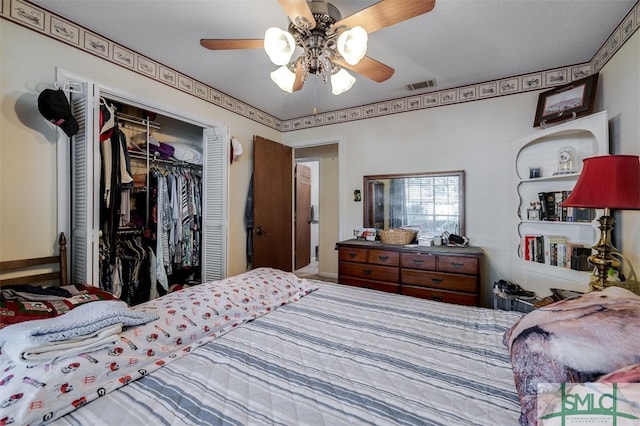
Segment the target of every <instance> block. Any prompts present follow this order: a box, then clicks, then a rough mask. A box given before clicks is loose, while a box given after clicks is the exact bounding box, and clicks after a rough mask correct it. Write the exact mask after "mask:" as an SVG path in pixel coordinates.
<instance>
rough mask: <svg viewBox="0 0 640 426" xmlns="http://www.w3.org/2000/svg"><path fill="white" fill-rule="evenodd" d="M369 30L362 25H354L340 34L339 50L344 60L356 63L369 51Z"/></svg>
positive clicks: (351, 63)
mask: <svg viewBox="0 0 640 426" xmlns="http://www.w3.org/2000/svg"><path fill="white" fill-rule="evenodd" d="M367 40H368V36H367V32H366V31H365V30H364V28H362V27H353V28H351V29H350V30H347V31H345V32H343V33H342V34H340V36H338V52H339V53H340V55H342V57H343V58H344V60H345V61H346V62H347V63H348V64H350V65H355V64H357V63H358V62H360V60H361V59H362V58H363V57H364V55H365V53H367Z"/></svg>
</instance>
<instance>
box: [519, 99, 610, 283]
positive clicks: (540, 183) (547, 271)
mask: <svg viewBox="0 0 640 426" xmlns="http://www.w3.org/2000/svg"><path fill="white" fill-rule="evenodd" d="M567 147H568V148H570V151H571V153H572V158H571V161H572V163H573V164H572V167H571V169H572V172H573V173H568V172H566V170H561V169H562V165H561V163H560V157H561V152H562V151H564V150H565V148H567ZM608 153H609V138H608V117H607V112H606V111H603V112H600V113H596V114H592V115H589V116H587V117H584V118H579V119H574V120H570V121H567V122H565V123H562V124H558V125H555V126H553V127H549V128H540V129H537V130H534V131H533V132H532V133H531V134H529V135H527V136H525V137H523V138H521V139H519V140H517V141H516V145H515V159H514V164H515V173H516V192H517V195H518V206H517V215H518V219H517V229H516V237H517V240H516V247H517V249H516V250H517V261H516V264H517V265H516V268H517V271H516V280H517V281H518V282H519V283H520V284H521V285H523V286H525V287H526V288H528V289H532V290H534V291H537V292H538V293H540V294H544V293H545V292H546V290H547V289H549V288H553V287H560V288H573V289H586V286H587V284H588V281H589V277H588V274H589V272H585V271H580V270H575V269H571V267H570V266H571V255H572V251H573V247H577V246H583V247H585V248H587V249H588V248H590V247H591V246H592V245H593V244H594V243H595V242H596V241H597V237H598V235H599V231H598V229H597V222H596V221H594V220H593V219H596V218H598V217H600V216H601V215H602V211H599V210H595V211H588V210H587V211H577V209H574V210H572V209H568V210H567V209H566V208H565V209H564V210H563V208H562V207H561V206H558V204H559V203H560V202H561V199H562V197H566V196H567V195H568V193H569V192H570V191H571V190H572V189H573V187H574V185H575V184H576V182H577V180H578V178H579V176H580V172H581V171H582V161H583V160H584V159H585V158H588V157H593V156H598V155H606V154H608ZM531 168H536V169H539V171H538V172H537V173H531V170H530V169H531ZM545 194H546V195H547V196H548V195H549V194H553V197H545V196H544V195H545ZM541 195H542V196H541ZM548 198H553V199H556V201H555V207H554V210H553V214H552V215H549V216H553V215H556V216H557V217H556V218H551V220H547V219H546V217H545V215H544V214H543V213H541V212H535V211H530V210H535V209H539V210H542V208H543V207H544V205H543V202H544V201H546V200H547V199H548ZM550 203H551V202H549V204H548V205H547V206H546V207H547V208H549V209H551V205H550ZM538 216H540V219H537V217H538ZM579 216H582V217H581V218H580V219H581V220H579V221H578V220H577V219H578V217H579ZM535 237H538V238H537V241H535V242H533V243H532V242H530V241H531V240H532V239H533V238H535ZM558 249H560V252H558ZM566 250H568V251H566ZM536 253H537V255H536ZM540 253H542V258H541V257H540V256H539V255H540ZM558 253H560V254H558ZM559 255H560V258H559V257H558V256H559ZM567 256H568V257H567ZM574 266H575V262H574ZM583 287H584V288H583Z"/></svg>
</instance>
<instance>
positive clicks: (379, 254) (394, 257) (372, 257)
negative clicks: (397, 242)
mask: <svg viewBox="0 0 640 426" xmlns="http://www.w3.org/2000/svg"><path fill="white" fill-rule="evenodd" d="M399 259H400V253H398V252H397V251H388V250H369V255H368V257H367V260H368V262H369V263H373V264H376V265H387V266H398V265H399V264H400V260H399Z"/></svg>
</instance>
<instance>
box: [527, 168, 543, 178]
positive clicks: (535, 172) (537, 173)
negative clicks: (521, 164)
mask: <svg viewBox="0 0 640 426" xmlns="http://www.w3.org/2000/svg"><path fill="white" fill-rule="evenodd" d="M541 176H542V167H539V166H535V167H529V179H538V178H539V177H541Z"/></svg>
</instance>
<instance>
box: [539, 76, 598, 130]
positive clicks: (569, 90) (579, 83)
mask: <svg viewBox="0 0 640 426" xmlns="http://www.w3.org/2000/svg"><path fill="white" fill-rule="evenodd" d="M597 84H598V74H597V73H596V74H593V75H590V76H588V77H585V78H581V79H580V80H576V81H572V82H571V83H568V84H563V85H562V86H558V87H555V88H553V89H551V90H547V91H546V92H542V93H540V97H539V98H538V107H537V108H536V116H535V120H534V121H533V127H538V126H542V127H544V125H545V124H546V123H552V122H555V121H561V120H566V119H569V118H576V117H579V116H582V115H587V114H591V112H592V111H593V104H594V101H595V97H596V86H597Z"/></svg>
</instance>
